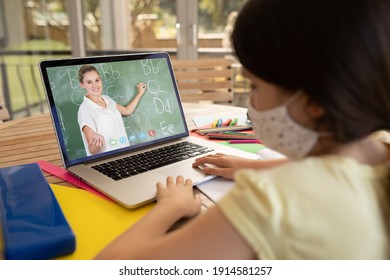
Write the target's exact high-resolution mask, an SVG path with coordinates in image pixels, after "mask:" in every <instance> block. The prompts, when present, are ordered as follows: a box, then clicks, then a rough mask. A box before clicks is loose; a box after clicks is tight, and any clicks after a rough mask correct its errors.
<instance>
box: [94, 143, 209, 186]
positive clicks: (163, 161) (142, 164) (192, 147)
mask: <svg viewBox="0 0 390 280" xmlns="http://www.w3.org/2000/svg"><path fill="white" fill-rule="evenodd" d="M212 151H213V149H210V148H207V147H204V146H201V145H198V144H195V143H191V142H187V141H185V142H180V143H177V144H173V145H170V146H165V147H162V148H158V149H155V150H151V151H147V152H144V153H140V154H136V155H132V156H128V157H125V158H121V159H117V160H113V161H110V162H105V163H102V164H98V165H94V166H92V168H93V169H95V170H97V171H99V172H100V173H103V174H104V175H106V176H108V177H110V178H112V179H113V180H115V181H118V180H121V179H124V178H128V177H130V176H134V175H137V174H140V173H143V172H146V171H149V170H152V169H156V168H159V167H162V166H166V165H169V164H172V163H175V162H179V161H182V160H186V159H189V158H192V157H196V156H199V155H202V154H205V153H208V152H212Z"/></svg>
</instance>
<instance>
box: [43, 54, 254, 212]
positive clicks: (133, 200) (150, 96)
mask: <svg viewBox="0 0 390 280" xmlns="http://www.w3.org/2000/svg"><path fill="white" fill-rule="evenodd" d="M85 64H91V65H93V66H95V67H96V69H98V71H99V74H100V76H101V78H102V81H103V95H107V96H109V97H111V98H112V99H113V100H115V101H116V102H117V103H119V104H122V105H126V104H127V103H128V102H129V101H130V100H131V99H132V98H133V97H134V95H135V94H136V88H135V85H136V84H137V83H139V82H143V83H145V84H146V85H147V89H146V92H145V94H144V96H143V97H142V99H141V100H140V102H139V104H138V105H137V108H136V110H135V111H134V113H133V114H132V115H131V116H127V117H123V122H124V125H125V129H126V134H127V137H128V142H129V146H127V147H120V148H117V149H112V150H110V151H107V152H104V153H100V154H95V155H90V156H87V153H86V149H85V147H84V144H83V141H82V136H81V133H82V132H81V130H80V127H79V124H78V119H77V114H78V109H79V107H80V104H81V103H82V101H83V98H84V95H85V90H84V89H83V88H81V87H80V85H79V82H78V69H79V68H80V67H81V66H82V65H85ZM39 68H40V71H41V76H42V80H43V84H44V87H45V91H46V96H47V101H48V105H49V108H50V113H51V117H52V121H53V125H54V130H55V133H56V136H57V141H58V144H59V148H60V153H61V156H62V161H63V164H64V167H65V168H66V169H67V170H68V171H70V172H71V173H72V174H74V175H75V176H77V177H79V178H80V179H82V180H83V181H85V182H87V183H88V184H90V185H91V186H92V187H94V188H96V189H97V190H99V191H100V192H102V193H104V194H105V195H107V196H108V197H110V198H112V199H113V200H115V201H116V202H118V203H119V204H121V205H123V206H124V207H126V208H135V207H138V206H141V205H143V204H146V203H148V202H151V201H153V200H154V199H155V197H156V183H157V182H165V179H166V177H167V176H177V175H182V176H184V177H185V178H189V179H192V180H193V183H194V185H196V184H199V183H201V182H204V181H206V180H210V179H212V178H213V177H212V176H205V175H204V174H203V172H202V170H200V169H197V168H192V163H193V162H194V160H195V158H194V157H192V158H188V159H185V160H182V161H179V162H175V163H171V164H169V165H167V166H162V167H158V168H155V169H152V170H148V171H145V172H143V173H140V174H137V175H133V176H130V177H127V178H124V179H120V180H117V179H115V180H114V179H112V178H111V177H108V176H107V175H104V174H102V173H101V172H99V171H98V170H96V166H100V165H102V164H104V163H107V162H110V161H113V160H119V159H122V158H126V157H129V156H131V155H135V154H138V155H139V156H140V158H142V157H143V156H144V155H145V153H146V152H148V151H151V150H154V149H157V148H161V147H165V146H170V145H172V144H175V143H181V142H185V141H189V142H192V143H197V144H198V145H201V146H204V147H208V148H209V149H210V150H206V154H208V153H217V152H219V153H226V154H234V155H237V156H242V157H248V158H257V156H256V155H254V154H251V153H246V152H243V151H240V150H238V149H234V148H230V147H226V146H224V145H221V144H217V143H213V142H211V141H207V140H203V139H200V138H197V137H192V136H189V132H188V128H187V125H186V121H185V117H184V113H183V108H182V105H181V101H180V95H179V92H178V89H177V85H176V81H175V77H174V73H173V70H172V66H171V62H170V58H169V55H168V54H167V53H164V52H159V53H142V54H128V55H110V56H99V57H83V58H66V59H53V60H44V61H41V62H40V64H39ZM116 142H120V140H119V139H118V141H114V143H116ZM203 155H205V154H203ZM132 161H133V162H134V161H136V160H132Z"/></svg>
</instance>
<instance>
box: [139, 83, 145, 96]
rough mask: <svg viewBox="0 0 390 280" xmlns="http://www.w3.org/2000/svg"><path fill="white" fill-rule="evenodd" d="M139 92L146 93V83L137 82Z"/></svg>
mask: <svg viewBox="0 0 390 280" xmlns="http://www.w3.org/2000/svg"><path fill="white" fill-rule="evenodd" d="M137 89H138V93H140V94H144V93H145V91H146V85H145V84H144V83H142V82H141V83H138V84H137Z"/></svg>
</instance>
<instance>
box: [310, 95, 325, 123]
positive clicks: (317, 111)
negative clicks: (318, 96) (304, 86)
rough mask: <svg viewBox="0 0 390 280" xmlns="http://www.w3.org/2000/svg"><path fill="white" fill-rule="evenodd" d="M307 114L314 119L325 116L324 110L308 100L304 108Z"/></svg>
mask: <svg viewBox="0 0 390 280" xmlns="http://www.w3.org/2000/svg"><path fill="white" fill-rule="evenodd" d="M306 112H307V114H308V115H309V116H310V117H312V118H314V119H319V118H321V117H323V116H324V115H325V109H324V107H322V106H321V105H320V104H318V103H317V102H315V101H313V100H310V101H309V102H308V104H307V107H306Z"/></svg>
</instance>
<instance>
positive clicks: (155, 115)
mask: <svg viewBox="0 0 390 280" xmlns="http://www.w3.org/2000/svg"><path fill="white" fill-rule="evenodd" d="M92 65H94V66H95V67H96V68H97V69H98V71H99V74H100V76H101V78H102V81H103V94H104V95H108V96H110V97H111V98H113V99H114V100H115V101H116V102H117V103H119V104H121V105H127V104H128V103H129V102H130V101H131V100H132V99H133V97H134V96H135V95H136V93H137V88H136V84H137V83H139V82H143V83H145V84H146V85H147V90H146V92H145V94H144V95H143V97H142V99H141V101H140V102H139V104H138V106H137V108H136V110H135V112H134V113H133V114H132V115H130V116H127V117H123V120H124V124H125V128H126V132H127V135H128V137H129V141H130V145H136V144H140V143H143V142H145V141H152V140H157V139H158V138H161V137H164V136H171V135H174V134H180V133H183V132H185V127H184V125H183V122H182V121H181V119H182V118H181V111H180V107H179V103H178V102H179V101H178V98H177V97H176V93H175V88H174V84H173V81H172V78H171V75H170V71H169V69H168V64H167V60H166V59H165V58H153V59H143V60H136V61H116V62H108V63H97V64H92ZM81 66H82V65H68V66H60V67H49V68H48V69H47V75H48V80H49V83H50V88H51V92H52V95H53V99H54V104H55V109H56V111H57V115H58V119H59V122H60V124H61V131H62V134H63V138H64V144H65V147H66V150H67V153H68V157H69V160H73V159H78V158H81V157H85V156H86V152H85V149H84V145H83V142H82V138H81V132H80V128H79V125H78V122H77V112H78V109H79V106H80V104H81V103H82V101H83V96H84V95H85V90H84V89H83V88H81V87H80V85H79V81H78V70H79V68H80V67H81Z"/></svg>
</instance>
